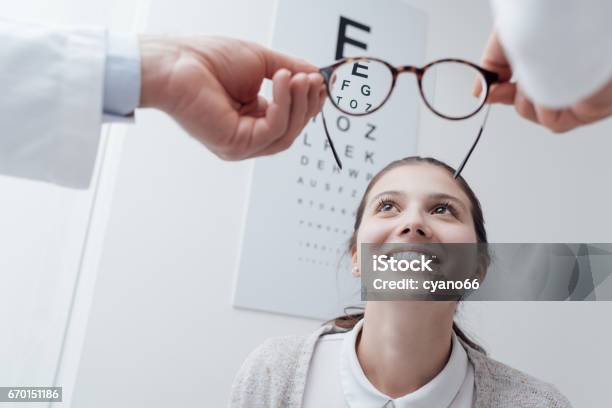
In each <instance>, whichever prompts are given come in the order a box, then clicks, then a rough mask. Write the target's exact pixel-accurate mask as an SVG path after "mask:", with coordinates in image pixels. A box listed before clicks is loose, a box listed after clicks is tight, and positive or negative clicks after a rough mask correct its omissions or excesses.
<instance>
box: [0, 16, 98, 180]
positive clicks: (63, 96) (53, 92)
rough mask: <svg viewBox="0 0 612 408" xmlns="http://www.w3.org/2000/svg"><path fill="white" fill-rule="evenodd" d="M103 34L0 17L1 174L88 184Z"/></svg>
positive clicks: (94, 141) (94, 151)
mask: <svg viewBox="0 0 612 408" xmlns="http://www.w3.org/2000/svg"><path fill="white" fill-rule="evenodd" d="M105 41H106V32H105V30H103V29H73V30H62V29H56V28H49V27H43V26H37V25H28V24H19V23H13V22H9V21H4V20H0V174H4V175H10V176H17V177H25V178H30V179H35V180H43V181H49V182H52V183H56V184H59V185H63V186H68V187H73V188H88V186H89V183H90V181H91V176H92V173H93V169H94V164H95V160H96V156H97V150H98V144H99V140H100V126H101V120H102V95H103V82H104V63H105V53H106V42H105Z"/></svg>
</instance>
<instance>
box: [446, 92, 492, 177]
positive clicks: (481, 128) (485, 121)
mask: <svg viewBox="0 0 612 408" xmlns="http://www.w3.org/2000/svg"><path fill="white" fill-rule="evenodd" d="M490 110H491V104H489V105H487V110H486V111H485V117H484V120H483V121H482V125H481V126H480V130H479V131H478V136H476V140H474V143H472V147H471V148H470V151H468V153H467V155H466V156H465V158H464V159H463V161H462V162H461V165H460V166H459V167H458V168H457V170H456V171H455V174H454V175H453V178H457V177H459V175H460V174H461V171H463V168H464V167H465V165H466V163H467V161H468V160H469V159H470V156H471V155H472V152H473V151H474V148H475V147H476V145H477V144H478V141H479V140H480V136H481V135H482V131H483V129H484V127H485V124H486V123H487V118H488V117H489V111H490Z"/></svg>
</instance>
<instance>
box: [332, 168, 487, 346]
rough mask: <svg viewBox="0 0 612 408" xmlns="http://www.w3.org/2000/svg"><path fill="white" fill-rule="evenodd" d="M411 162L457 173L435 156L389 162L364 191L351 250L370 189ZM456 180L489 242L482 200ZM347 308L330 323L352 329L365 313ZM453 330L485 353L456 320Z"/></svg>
mask: <svg viewBox="0 0 612 408" xmlns="http://www.w3.org/2000/svg"><path fill="white" fill-rule="evenodd" d="M410 164H431V165H433V166H436V167H439V168H442V169H444V170H446V171H447V172H448V173H449V174H450V175H451V176H452V175H453V174H454V173H455V169H453V168H452V167H451V166H449V165H448V164H446V163H444V162H441V161H439V160H437V159H434V158H433V157H420V156H410V157H405V158H403V159H399V160H395V161H393V162H391V163H389V164H388V165H387V166H386V167H385V168H383V169H382V170H381V171H379V172H378V173H377V174H376V175H375V176H374V177H373V178H372V179H371V180H370V183H369V184H368V186H367V188H366V190H365V192H364V193H363V197H362V198H361V202H360V203H359V207H357V212H356V217H355V225H354V226H353V234H352V235H351V238H350V239H349V242H348V251H349V252H350V251H351V250H352V248H353V247H354V246H355V245H356V243H357V231H358V230H359V226H360V225H361V220H362V218H363V211H364V209H365V205H366V202H367V200H366V198H367V196H368V194H369V193H370V190H371V189H372V187H374V185H375V184H376V183H377V182H378V180H380V178H381V177H382V176H383V175H385V174H386V173H388V172H389V171H390V170H392V169H394V168H396V167H401V166H406V165H410ZM455 180H456V181H457V183H458V184H459V187H461V190H462V191H463V192H464V193H465V194H466V195H467V196H468V199H469V200H470V203H471V207H472V208H471V214H472V219H473V220H474V230H475V232H476V238H477V240H478V242H479V243H487V242H488V241H487V231H486V230H485V226H484V216H483V214H482V208H481V206H480V201H478V198H477V197H476V194H474V191H473V190H472V189H471V188H470V186H469V185H468V183H467V182H466V181H465V179H464V178H463V177H461V176H459V177H457V178H456V179H455ZM483 249H484V251H485V253H484V254H483V256H484V257H485V259H486V261H487V264H488V261H489V258H490V257H489V253H488V251H487V249H486V246H484V248H483ZM346 310H347V309H345V315H344V316H340V317H337V318H336V319H334V320H331V321H330V322H328V323H333V324H334V326H336V327H338V328H340V329H346V330H350V329H352V328H353V327H354V326H355V324H356V323H357V322H358V321H359V320H361V319H362V318H363V315H364V313H363V312H359V313H348V312H346ZM453 331H454V332H455V334H456V335H457V336H458V337H459V338H461V339H462V340H463V341H464V342H465V343H467V344H468V345H469V346H470V347H472V348H474V349H476V350H479V351H481V352H483V353H485V350H484V349H483V348H482V347H481V346H480V345H478V344H477V343H475V342H474V341H473V340H471V339H470V338H469V337H468V336H467V335H466V334H465V333H464V332H463V331H462V330H461V328H460V327H459V326H458V325H457V323H456V322H453Z"/></svg>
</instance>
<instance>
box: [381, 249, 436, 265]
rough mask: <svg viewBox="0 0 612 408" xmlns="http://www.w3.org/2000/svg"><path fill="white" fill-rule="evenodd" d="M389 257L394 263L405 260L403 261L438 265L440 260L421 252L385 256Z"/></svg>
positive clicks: (396, 253)
mask: <svg viewBox="0 0 612 408" xmlns="http://www.w3.org/2000/svg"><path fill="white" fill-rule="evenodd" d="M387 255H388V256H389V257H393V259H395V260H396V261H400V260H405V261H420V260H422V259H424V260H426V261H431V263H432V264H437V265H439V264H440V262H441V261H440V258H439V257H438V256H437V255H434V254H430V253H427V252H423V251H401V252H391V253H389V254H387Z"/></svg>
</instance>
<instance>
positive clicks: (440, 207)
mask: <svg viewBox="0 0 612 408" xmlns="http://www.w3.org/2000/svg"><path fill="white" fill-rule="evenodd" d="M431 213H432V214H442V215H443V214H452V215H454V214H455V212H454V210H453V206H452V205H451V204H450V203H440V204H437V205H436V206H435V207H434V208H433V210H432V211H431Z"/></svg>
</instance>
